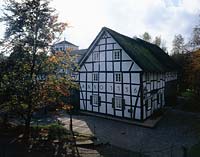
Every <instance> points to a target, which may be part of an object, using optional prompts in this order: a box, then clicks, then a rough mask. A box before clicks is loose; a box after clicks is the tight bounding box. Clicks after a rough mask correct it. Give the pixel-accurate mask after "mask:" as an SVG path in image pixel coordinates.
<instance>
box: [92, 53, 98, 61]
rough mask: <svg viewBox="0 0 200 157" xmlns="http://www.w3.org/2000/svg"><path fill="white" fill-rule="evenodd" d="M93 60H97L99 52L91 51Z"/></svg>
mask: <svg viewBox="0 0 200 157" xmlns="http://www.w3.org/2000/svg"><path fill="white" fill-rule="evenodd" d="M92 57H93V61H99V52H93V55H92Z"/></svg>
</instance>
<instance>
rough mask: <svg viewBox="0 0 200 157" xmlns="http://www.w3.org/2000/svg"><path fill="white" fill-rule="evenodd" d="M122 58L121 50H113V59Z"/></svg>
mask: <svg viewBox="0 0 200 157" xmlns="http://www.w3.org/2000/svg"><path fill="white" fill-rule="evenodd" d="M120 59H121V51H120V50H113V60H120Z"/></svg>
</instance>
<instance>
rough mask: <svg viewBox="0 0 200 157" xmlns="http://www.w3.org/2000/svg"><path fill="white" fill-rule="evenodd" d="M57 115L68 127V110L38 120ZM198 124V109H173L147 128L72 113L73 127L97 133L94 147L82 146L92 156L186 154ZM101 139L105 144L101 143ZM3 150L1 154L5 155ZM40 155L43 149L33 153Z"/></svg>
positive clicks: (0, 142)
mask: <svg viewBox="0 0 200 157" xmlns="http://www.w3.org/2000/svg"><path fill="white" fill-rule="evenodd" d="M56 118H57V119H59V120H60V121H61V122H62V123H64V126H65V127H66V128H68V127H69V117H68V115H67V114H61V115H60V116H59V117H55V116H54V117H52V116H48V117H46V118H43V119H41V120H40V121H38V122H39V123H40V124H46V123H51V122H53V121H56ZM34 123H36V122H33V124H34ZM199 124H200V115H199V114H198V113H189V112H184V111H180V110H173V109H172V110H169V111H168V112H167V113H166V114H165V115H164V117H163V118H162V119H161V120H160V122H159V123H158V124H157V125H156V127H155V128H145V127H141V126H137V125H133V124H127V123H123V122H119V121H114V120H109V119H104V118H99V117H94V116H87V115H74V116H73V126H74V127H73V128H74V131H76V132H79V133H81V134H84V135H89V136H93V135H94V136H96V137H97V140H96V142H95V143H96V144H98V146H96V147H94V148H91V147H79V151H80V153H81V156H91V157H96V156H99V155H101V156H104V157H107V156H113V157H114V156H119V157H121V156H122V157H123V156H128V154H129V155H130V154H131V157H132V156H135V157H137V156H138V153H141V154H145V155H147V156H152V157H155V156H156V157H183V155H184V152H186V151H188V150H189V148H190V147H191V146H193V145H194V144H197V143H198V142H199V140H200V138H199V137H200V135H199V133H200V129H199V128H200V127H199ZM0 139H1V140H0V147H1V150H2V149H8V148H9V150H12V151H8V153H12V152H13V151H14V150H17V148H16V147H12V144H11V145H9V147H6V145H5V144H4V143H6V142H7V143H8V142H11V141H12V140H11V139H10V140H8V139H4V138H3V137H0ZM6 140H7V141H6ZM101 143H103V144H106V145H99V144H101ZM19 147H20V146H19ZM133 152H138V153H133ZM1 153H2V151H1ZM1 153H0V155H2V154H1ZM48 153H49V152H48V151H44V152H43V153H42V155H43V156H49V155H48ZM133 154H134V155H133ZM32 155H33V154H32ZM40 155H41V153H39V154H35V155H34V156H40ZM11 156H12V155H11ZM29 156H31V155H29Z"/></svg>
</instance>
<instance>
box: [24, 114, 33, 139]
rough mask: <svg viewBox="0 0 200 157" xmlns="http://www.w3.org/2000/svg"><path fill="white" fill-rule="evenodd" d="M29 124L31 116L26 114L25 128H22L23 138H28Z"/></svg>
mask: <svg viewBox="0 0 200 157" xmlns="http://www.w3.org/2000/svg"><path fill="white" fill-rule="evenodd" d="M30 126H31V116H30V115H28V116H27V119H26V120H25V130H24V138H25V140H29V137H30Z"/></svg>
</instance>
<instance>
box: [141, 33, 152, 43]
mask: <svg viewBox="0 0 200 157" xmlns="http://www.w3.org/2000/svg"><path fill="white" fill-rule="evenodd" d="M141 38H142V39H143V40H145V41H147V42H151V35H150V34H149V33H148V32H144V34H143V35H141Z"/></svg>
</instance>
